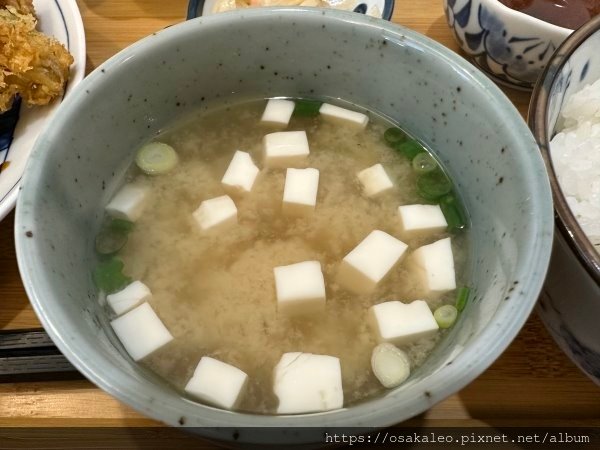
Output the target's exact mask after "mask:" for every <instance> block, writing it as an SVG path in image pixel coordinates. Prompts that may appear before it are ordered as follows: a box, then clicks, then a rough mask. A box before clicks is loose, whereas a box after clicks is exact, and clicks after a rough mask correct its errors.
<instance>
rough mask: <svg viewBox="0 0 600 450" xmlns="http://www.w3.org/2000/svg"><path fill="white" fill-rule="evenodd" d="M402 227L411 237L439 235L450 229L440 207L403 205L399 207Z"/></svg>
mask: <svg viewBox="0 0 600 450" xmlns="http://www.w3.org/2000/svg"><path fill="white" fill-rule="evenodd" d="M398 216H399V217H400V226H401V227H402V230H403V231H404V233H406V234H407V235H410V236H414V235H423V234H429V233H438V232H440V231H444V230H445V229H446V228H447V227H448V223H447V222H446V218H445V217H444V213H443V212H442V208H440V205H403V206H399V207H398Z"/></svg>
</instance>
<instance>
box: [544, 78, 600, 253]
mask: <svg viewBox="0 0 600 450" xmlns="http://www.w3.org/2000/svg"><path fill="white" fill-rule="evenodd" d="M559 124H562V126H560V125H559V127H558V129H559V130H560V132H559V133H558V134H557V135H556V136H554V138H553V139H552V141H551V142H550V153H551V155H552V162H553V164H554V168H555V170H556V173H557V176H558V181H559V183H560V185H561V187H562V190H563V193H564V195H565V198H566V199H567V202H568V203H569V206H570V207H571V211H572V212H573V214H574V215H575V217H576V218H577V220H578V221H579V224H580V225H581V228H582V229H583V231H584V232H585V234H586V235H587V236H588V238H589V239H590V240H591V241H592V243H593V244H594V245H595V246H596V248H597V249H598V246H600V80H598V81H596V82H595V83H593V84H591V85H587V86H586V87H584V88H583V89H582V90H581V91H579V92H577V93H576V94H574V95H572V96H571V97H570V98H569V99H568V100H567V102H566V103H565V106H564V107H563V110H562V111H561V117H560V118H559Z"/></svg>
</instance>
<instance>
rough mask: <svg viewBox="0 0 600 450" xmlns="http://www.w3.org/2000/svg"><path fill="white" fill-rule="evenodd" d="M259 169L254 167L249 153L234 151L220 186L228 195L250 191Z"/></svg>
mask: <svg viewBox="0 0 600 450" xmlns="http://www.w3.org/2000/svg"><path fill="white" fill-rule="evenodd" d="M258 172H259V169H258V167H256V165H254V162H253V161H252V158H251V157H250V154H249V153H246V152H242V151H240V150H238V151H236V152H235V153H234V155H233V159H232V160H231V162H230V163H229V167H228V168H227V171H226V172H225V175H223V179H222V180H221V184H222V185H223V189H225V191H226V192H228V193H230V194H244V193H247V192H250V191H251V190H252V186H253V185H254V181H256V176H257V175H258Z"/></svg>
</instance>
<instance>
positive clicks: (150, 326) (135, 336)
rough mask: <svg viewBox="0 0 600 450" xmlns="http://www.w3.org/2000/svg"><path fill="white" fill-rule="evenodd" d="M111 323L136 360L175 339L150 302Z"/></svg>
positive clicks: (128, 351) (126, 348) (130, 354)
mask: <svg viewBox="0 0 600 450" xmlns="http://www.w3.org/2000/svg"><path fill="white" fill-rule="evenodd" d="M110 325H111V326H112V328H113V330H114V332H115V334H116V335H117V337H118V338H119V340H120V341H121V344H123V347H125V350H127V353H129V356H131V357H132V358H133V360H134V361H139V360H140V359H142V358H145V357H146V356H148V355H149V354H150V353H152V352H154V351H156V350H158V349H159V348H161V347H162V346H163V345H165V344H167V343H169V342H170V341H171V340H173V336H172V335H171V333H169V330H167V328H166V327H165V326H164V324H163V323H162V321H161V320H160V319H159V318H158V316H157V315H156V313H155V312H154V310H153V309H152V307H151V306H150V304H149V303H142V304H141V305H140V306H138V307H136V308H134V309H132V310H131V311H129V312H127V313H125V314H123V315H122V316H121V317H119V318H117V319H115V320H113V321H112V322H111V323H110Z"/></svg>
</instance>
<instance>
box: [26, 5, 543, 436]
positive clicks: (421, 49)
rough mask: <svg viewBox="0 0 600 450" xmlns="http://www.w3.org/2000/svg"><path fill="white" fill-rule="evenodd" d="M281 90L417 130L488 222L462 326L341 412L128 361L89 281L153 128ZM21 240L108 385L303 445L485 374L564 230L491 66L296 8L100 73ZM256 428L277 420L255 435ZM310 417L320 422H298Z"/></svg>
mask: <svg viewBox="0 0 600 450" xmlns="http://www.w3.org/2000/svg"><path fill="white" fill-rule="evenodd" d="M232 29H235V30H236V31H235V33H232V32H231V30H232ZM272 96H299V97H321V98H323V99H327V98H342V99H345V100H349V101H352V102H355V103H357V104H359V105H362V106H364V107H366V108H368V109H371V110H373V111H377V112H379V113H380V114H383V115H385V116H387V117H389V118H391V119H392V120H395V121H397V122H399V123H401V124H403V126H405V127H406V128H407V129H409V130H410V131H412V132H413V133H414V134H415V135H416V136H417V137H419V138H420V139H422V140H423V141H424V142H425V143H426V144H428V145H429V146H430V147H431V148H433V149H434V150H435V152H436V153H437V154H438V156H439V157H440V158H441V160H442V161H443V163H444V164H445V166H446V168H447V169H448V171H449V173H450V175H451V176H452V177H453V178H454V180H455V183H456V186H457V189H458V190H459V191H460V193H461V195H462V196H463V198H464V202H465V205H466V208H467V209H468V211H469V212H470V215H471V219H472V222H473V224H474V226H473V229H472V231H471V236H472V248H471V260H472V264H471V267H470V269H469V271H470V279H471V284H472V287H473V298H472V299H471V301H470V303H469V305H468V306H467V308H466V310H465V312H464V314H463V315H462V316H461V318H460V320H459V321H458V323H457V324H456V326H455V327H453V329H452V330H451V332H450V333H449V334H448V335H447V337H446V338H445V339H444V340H443V341H442V342H441V343H440V345H439V346H438V347H437V348H436V349H435V351H434V352H433V354H432V355H431V357H430V358H429V359H428V360H427V362H426V363H425V364H424V365H423V366H421V367H420V368H419V369H417V370H415V371H414V372H413V374H412V376H411V378H410V379H409V380H408V381H407V382H406V383H405V384H403V385H402V386H401V387H399V388H397V389H394V390H391V391H389V392H387V393H386V394H385V395H382V396H379V397H377V398H373V399H371V400H369V401H366V402H364V403H361V404H357V405H354V406H351V407H348V408H343V409H340V410H337V411H331V412H327V413H320V414H305V415H298V416H266V415H252V414H242V413H235V412H228V411H222V410H218V409H215V408H211V407H208V406H204V405H201V404H198V403H194V402H192V401H190V400H188V399H186V398H184V397H182V396H181V395H180V393H179V392H177V391H176V390H175V389H174V388H172V387H171V386H170V385H168V384H166V383H164V382H163V381H161V380H160V379H158V378H157V377H156V376H154V375H153V374H151V373H149V372H148V371H147V370H146V369H144V368H143V367H141V366H139V365H137V364H135V363H134V362H133V361H132V360H131V359H130V358H129V357H128V356H127V354H126V353H125V351H124V350H123V348H122V346H121V345H120V343H119V342H118V340H117V339H116V337H115V335H114V334H113V332H112V331H111V329H110V326H109V324H108V318H107V317H106V315H105V314H104V312H103V310H102V308H101V307H100V305H99V304H98V301H97V292H96V288H95V287H94V285H93V283H92V280H91V276H90V272H91V268H92V267H93V266H94V264H95V255H94V250H93V237H94V235H95V233H96V232H97V230H98V229H99V225H100V221H101V219H102V215H103V206H104V205H105V204H106V202H107V201H108V199H110V198H111V196H112V195H113V193H114V192H115V190H116V189H117V188H118V186H119V184H120V183H121V182H122V177H123V174H124V171H125V170H126V168H127V167H128V165H129V164H130V163H131V161H132V159H133V152H134V150H135V149H136V148H137V147H138V146H139V145H140V144H141V143H142V142H143V141H144V140H146V139H147V138H148V136H149V135H152V134H154V133H156V132H157V131H159V130H160V129H162V128H163V127H164V126H165V125H167V124H169V123H171V121H172V120H173V119H174V118H175V117H177V116H179V115H181V114H185V113H187V112H190V111H192V110H195V109H197V108H209V107H210V105H212V104H227V103H235V102H239V101H241V100H243V99H249V98H257V97H272ZM15 234H16V242H17V251H18V260H19V267H20V270H21V273H22V275H23V280H24V284H25V286H26V289H27V293H28V295H29V297H30V299H31V302H32V304H33V306H34V308H35V310H36V312H37V314H38V315H39V317H40V320H41V321H42V323H43V325H44V327H45V328H46V330H47V331H48V333H49V334H50V335H51V337H52V338H53V339H54V341H55V343H56V345H57V346H58V347H59V348H60V349H61V350H62V351H63V352H64V353H65V355H66V356H67V357H68V358H69V359H70V360H71V362H72V363H73V364H74V365H75V366H76V367H77V368H78V369H79V370H80V371H81V372H82V373H83V374H85V375H86V376H87V377H88V378H89V379H90V380H92V381H93V382H94V383H96V384H97V385H98V386H100V387H101V388H103V389H105V390H106V391H107V392H109V393H111V394H112V395H114V396H115V397H117V398H118V399H120V400H122V401H123V402H125V403H127V404H129V405H131V406H132V407H134V408H135V409H137V410H138V411H140V412H142V413H144V414H147V415H148V416H150V417H153V418H156V419H158V420H161V421H163V422H166V423H168V424H171V425H174V426H182V425H185V426H196V427H198V426H199V427H203V428H199V429H197V431H198V432H200V433H203V434H204V435H205V436H209V437H211V438H218V439H233V438H234V436H235V437H236V438H237V439H238V440H240V441H245V442H258V443H261V442H262V443H265V442H271V443H273V442H294V443H298V442H322V439H323V428H330V427H336V426H352V427H360V428H359V429H358V431H360V429H366V428H367V427H382V426H385V425H390V424H394V423H397V422H400V421H402V420H405V419H408V418H409V417H412V416H414V415H416V414H418V413H421V412H423V411H425V410H426V409H427V408H429V407H430V406H431V405H433V404H434V403H436V402H438V401H440V400H442V399H443V398H445V397H447V396H448V395H451V394H452V393H454V392H456V391H457V390H459V389H460V388H462V387H463V386H465V385H466V384H467V383H469V382H470V381H471V380H473V379H474V378H475V377H476V376H477V375H479V374H480V373H481V372H483V371H484V370H485V369H486V368H487V367H488V366H489V365H490V364H491V363H492V362H493V361H494V360H495V359H496V358H497V357H498V356H499V355H500V353H501V352H502V351H503V350H504V349H505V348H506V346H507V345H508V344H509V343H510V341H511V340H512V339H513V338H514V337H515V335H516V334H517V332H518V331H519V329H520V328H521V326H522V325H523V323H524V322H525V320H526V318H527V316H528V315H529V313H530V311H531V309H532V308H533V305H534V304H535V301H536V300H537V296H538V294H539V291H540V288H541V286H542V282H543V280H544V276H545V274H546V269H547V263H548V260H549V256H550V248H551V242H552V234H553V224H552V203H551V194H550V187H549V184H548V180H547V177H546V172H545V168H544V164H543V161H542V159H541V156H540V154H539V151H538V149H537V145H536V143H535V140H534V139H533V136H532V135H531V133H530V131H529V129H528V128H527V126H526V124H525V123H524V122H523V120H522V119H521V117H520V115H519V113H518V112H517V111H516V109H515V108H514V107H513V105H512V104H511V103H510V101H508V99H507V98H506V97H505V96H504V95H503V94H502V93H501V92H500V90H499V89H498V88H497V87H496V86H495V85H494V84H493V83H492V82H491V81H490V80H489V79H487V78H486V77H485V76H483V75H482V74H481V72H480V71H479V70H477V69H476V68H475V67H473V66H471V65H470V64H468V63H466V62H465V61H464V60H463V59H462V58H460V57H459V56H457V55H456V54H455V53H453V52H451V51H449V50H448V49H446V48H445V47H443V46H442V45H439V44H437V43H435V42H433V41H431V40H430V39H428V38H426V37H424V36H422V35H420V34H418V33H415V32H413V31H410V30H407V29H404V28H402V27H399V26H397V25H393V24H390V23H387V22H384V21H382V20H376V19H372V18H369V17H365V16H362V15H358V14H353V13H347V12H339V11H329V10H315V9H312V10H309V9H290V8H286V9H255V10H251V11H241V12H240V11H238V12H232V13H223V14H216V15H214V16H210V17H207V18H199V19H194V20H191V21H188V22H186V23H183V24H180V25H176V26H173V27H170V28H168V29H166V30H163V31H161V32H159V33H157V34H155V35H152V36H149V37H148V38H146V39H144V40H142V41H141V42H139V43H137V44H135V45H133V46H131V47H130V48H128V49H126V50H124V51H123V52H121V53H119V54H118V55H116V56H115V57H113V58H111V59H110V60H109V61H108V62H106V63H105V64H103V65H102V66H100V67H99V68H98V69H97V70H95V71H94V72H93V73H92V74H90V75H89V76H88V77H87V78H86V79H85V80H84V81H83V82H82V83H81V85H80V87H79V88H78V90H77V92H76V93H75V92H74V94H73V95H71V96H70V98H67V99H66V101H65V102H64V103H63V105H61V108H60V111H59V112H58V114H57V115H56V116H55V118H54V122H53V126H52V127H50V128H49V129H47V131H46V132H45V133H44V135H43V136H41V138H40V139H39V140H38V143H37V146H36V149H35V152H34V156H33V158H32V159H31V162H30V164H29V167H28V169H27V173H26V176H25V181H24V183H23V191H22V193H21V195H20V196H19V203H18V207H17V215H16V223H15ZM252 426H258V427H262V426H276V427H281V428H277V429H274V430H273V429H272V430H270V431H269V432H265V431H264V430H260V429H257V428H246V427H252ZM298 426H304V427H311V428H303V429H301V430H289V427H298ZM215 427H229V428H215ZM234 429H235V430H234Z"/></svg>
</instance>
